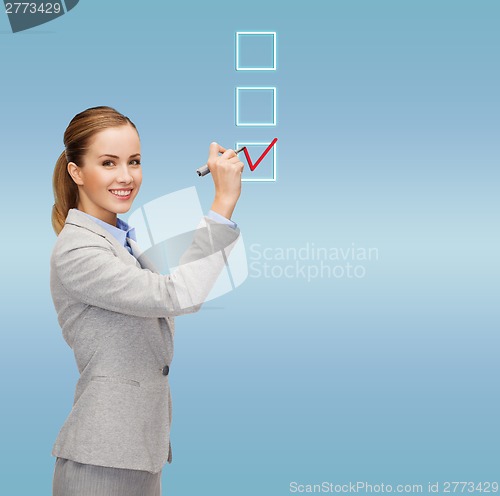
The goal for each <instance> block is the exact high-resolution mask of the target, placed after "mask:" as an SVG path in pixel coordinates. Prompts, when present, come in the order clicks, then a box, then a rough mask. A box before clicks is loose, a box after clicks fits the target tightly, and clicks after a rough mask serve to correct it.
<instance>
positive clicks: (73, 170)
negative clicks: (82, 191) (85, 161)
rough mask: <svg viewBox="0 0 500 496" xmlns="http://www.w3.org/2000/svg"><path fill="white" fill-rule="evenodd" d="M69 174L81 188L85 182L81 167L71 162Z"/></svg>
mask: <svg viewBox="0 0 500 496" xmlns="http://www.w3.org/2000/svg"><path fill="white" fill-rule="evenodd" d="M68 172H69V175H70V176H71V177H72V179H73V181H75V183H76V184H78V185H79V186H83V180H82V177H81V169H80V167H78V165H76V164H75V163H74V162H69V163H68Z"/></svg>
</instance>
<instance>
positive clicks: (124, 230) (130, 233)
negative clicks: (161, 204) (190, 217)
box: [79, 210, 237, 255]
mask: <svg viewBox="0 0 500 496" xmlns="http://www.w3.org/2000/svg"><path fill="white" fill-rule="evenodd" d="M79 212H82V213H83V214H85V215H87V216H88V217H90V218H91V219H92V220H93V221H94V222H97V224H99V225H100V226H102V227H104V229H106V231H108V232H109V233H111V234H112V235H113V236H114V237H115V238H116V239H117V240H118V241H119V242H120V244H121V245H123V246H124V247H125V248H126V249H127V250H128V251H129V253H130V254H131V255H132V248H130V246H129V244H128V243H127V238H132V239H133V240H134V241H137V239H136V237H135V227H130V226H129V225H128V224H127V223H126V222H125V221H124V220H122V219H120V218H119V217H117V218H116V226H113V225H112V224H108V223H107V222H104V221H103V220H101V219H98V218H97V217H94V216H93V215H90V214H88V213H87V212H83V211H82V210H79ZM207 217H210V218H211V219H213V220H215V221H216V222H220V223H221V224H227V225H228V226H230V227H232V228H233V229H235V228H236V226H237V224H236V223H235V222H233V221H232V220H230V219H226V218H225V217H224V216H223V215H220V214H218V213H217V212H214V211H213V210H209V212H208V214H207Z"/></svg>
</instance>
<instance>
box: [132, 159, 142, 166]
mask: <svg viewBox="0 0 500 496" xmlns="http://www.w3.org/2000/svg"><path fill="white" fill-rule="evenodd" d="M130 162H131V163H132V165H141V161H140V160H135V159H134V160H131V161H130Z"/></svg>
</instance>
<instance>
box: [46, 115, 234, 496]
mask: <svg viewBox="0 0 500 496" xmlns="http://www.w3.org/2000/svg"><path fill="white" fill-rule="evenodd" d="M64 145H65V150H64V152H63V153H62V154H61V156H60V157H59V159H58V161H57V163H56V166H55V170H54V176H53V187H54V197H55V203H54V206H53V210H52V225H53V228H54V230H55V232H56V234H57V235H58V238H57V241H56V243H55V246H54V249H53V251H52V255H51V260H50V262H51V264H50V269H51V270H50V287H51V293H52V298H53V301H54V305H55V308H56V311H57V315H58V321H59V323H60V325H61V328H62V333H63V336H64V339H65V340H66V342H67V343H68V345H69V346H70V347H71V348H72V349H73V352H74V354H75V359H76V363H77V366H78V370H79V372H80V377H79V380H78V383H77V385H76V390H75V397H74V402H73V408H72V410H71V412H70V414H69V415H68V417H67V419H66V421H65V423H64V425H63V426H62V428H61V430H60V432H59V435H58V437H57V439H56V442H55V444H54V447H53V450H52V454H53V455H54V456H56V457H57V459H56V463H55V469H54V479H53V496H76V495H78V496H83V495H85V496H101V495H102V496H114V495H116V496H118V495H119V496H129V495H130V496H138V495H140V496H153V495H154V496H159V495H161V470H162V467H163V465H164V464H165V463H166V462H168V463H171V461H172V451H171V445H170V425H171V419H172V407H171V396H170V388H169V384H168V373H169V369H170V367H169V366H170V363H171V361H172V356H173V336H174V316H175V315H180V314H184V313H190V312H195V311H197V310H198V309H199V308H200V306H201V304H202V303H203V301H204V299H205V297H206V296H207V295H208V293H209V292H210V290H211V288H212V286H213V284H214V282H215V280H216V279H217V277H218V275H219V274H220V272H221V270H222V269H223V268H224V264H225V256H227V254H228V253H229V252H230V251H231V249H232V248H233V246H234V244H235V243H236V241H237V239H238V237H239V229H238V228H237V226H236V224H234V223H233V222H232V221H231V220H230V218H231V215H232V213H233V210H234V208H235V205H236V202H237V201H238V198H239V196H240V193H241V173H242V171H243V163H242V162H240V160H239V159H238V157H237V156H236V154H235V152H234V151H233V150H225V149H224V148H222V147H221V146H219V145H218V144H217V143H212V144H211V145H210V150H209V158H208V166H209V168H210V171H211V175H212V178H213V181H214V184H215V198H214V201H213V204H212V207H211V211H210V212H209V214H208V215H207V216H206V217H204V218H203V219H201V222H200V226H199V228H198V229H197V231H196V233H195V235H194V238H193V242H192V244H191V245H190V247H189V248H188V250H187V251H186V252H185V253H184V255H183V257H182V258H181V262H180V264H179V267H178V268H177V269H176V270H175V271H174V272H173V273H172V274H170V275H162V274H159V273H158V271H157V270H156V269H155V267H154V266H153V265H152V264H151V263H150V262H149V261H148V260H147V259H145V258H143V257H141V256H140V253H141V252H140V249H139V247H138V245H137V243H136V240H135V235H134V228H133V227H130V226H129V225H128V224H127V223H126V222H125V221H123V220H121V219H119V218H118V217H117V214H121V213H125V212H127V211H128V210H129V209H130V207H131V206H132V202H133V200H134V199H135V197H136V196H137V194H138V193H139V189H140V187H141V182H142V170H141V162H140V140H139V135H138V132H137V129H136V127H135V125H134V124H133V123H132V121H131V120H130V119H129V118H128V117H126V116H124V115H122V114H120V113H119V112H117V111H116V110H115V109H113V108H110V107H94V108H90V109H87V110H85V111H83V112H81V113H79V114H77V115H76V116H75V117H74V118H73V119H72V120H71V122H70V123H69V126H68V128H67V129H66V132H65V134H64ZM219 153H222V154H221V155H219ZM222 252H225V253H222Z"/></svg>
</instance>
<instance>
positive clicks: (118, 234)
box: [79, 210, 137, 247]
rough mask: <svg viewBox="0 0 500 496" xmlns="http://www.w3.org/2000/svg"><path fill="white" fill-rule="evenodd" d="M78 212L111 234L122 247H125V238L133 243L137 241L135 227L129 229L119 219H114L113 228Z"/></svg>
mask: <svg viewBox="0 0 500 496" xmlns="http://www.w3.org/2000/svg"><path fill="white" fill-rule="evenodd" d="M79 212H82V214H85V215H87V216H88V217H90V218H91V219H92V220H93V221H94V222H96V223H97V224H99V225H100V226H102V227H104V229H106V230H107V231H108V232H109V233H111V234H112V235H113V236H114V237H115V238H116V239H117V240H118V241H119V242H120V244H121V245H122V246H124V247H126V246H127V238H132V239H133V240H134V241H137V239H136V237H135V227H130V226H129V225H128V224H127V223H126V222H125V221H124V220H122V219H120V218H119V217H117V218H116V226H113V225H112V224H108V223H107V222H104V221H103V220H101V219H98V218H97V217H94V216H93V215H90V214H88V213H87V212H83V211H82V210H79Z"/></svg>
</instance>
